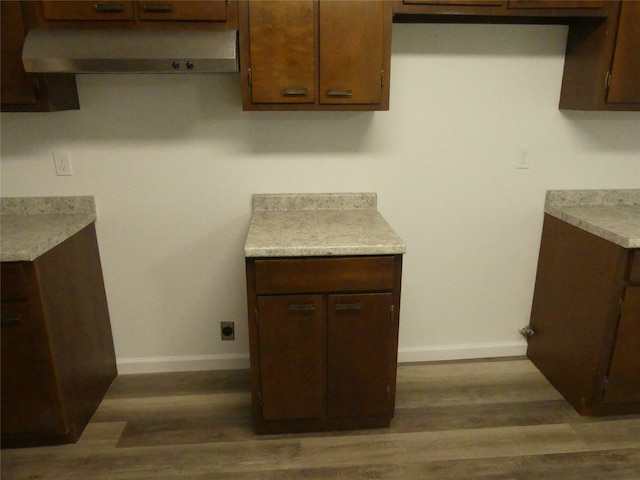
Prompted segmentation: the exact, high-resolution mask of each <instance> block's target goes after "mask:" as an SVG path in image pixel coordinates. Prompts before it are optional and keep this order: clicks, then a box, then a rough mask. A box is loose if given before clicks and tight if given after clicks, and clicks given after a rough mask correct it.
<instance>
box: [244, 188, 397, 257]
mask: <svg viewBox="0 0 640 480" xmlns="http://www.w3.org/2000/svg"><path fill="white" fill-rule="evenodd" d="M405 251H406V246H405V244H404V242H403V241H402V240H401V239H400V237H399V236H398V235H397V234H396V233H395V232H394V231H393V229H392V228H391V227H390V226H389V224H388V223H387V222H386V220H385V219H384V218H383V217H382V215H381V214H380V213H379V212H378V210H377V195H376V194H375V193H330V194H283V195H279V194H256V195H254V196H253V215H252V217H251V224H250V226H249V233H248V234H247V241H246V243H245V247H244V252H245V256H247V257H299V256H303V257H307V256H336V255H393V254H403V253H405Z"/></svg>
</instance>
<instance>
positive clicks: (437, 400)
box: [1, 358, 640, 480]
mask: <svg viewBox="0 0 640 480" xmlns="http://www.w3.org/2000/svg"><path fill="white" fill-rule="evenodd" d="M248 385H249V380H248V372H246V371H227V372H191V373H169V374H154V375H130V376H120V377H118V378H117V379H116V380H115V382H114V384H113V386H112V388H111V389H110V391H109V393H108V395H107V397H106V398H105V400H104V401H103V403H102V404H101V406H100V407H99V409H98V411H97V412H96V414H95V416H94V418H93V419H92V421H91V423H90V424H89V426H88V427H87V429H86V430H85V432H84V434H83V436H82V438H81V439H80V441H79V442H78V443H77V444H75V445H64V446H58V447H42V448H30V449H13V450H2V472H1V473H2V480H27V479H29V480H36V479H46V480H75V479H78V480H80V479H82V480H85V479H86V480H107V479H109V480H142V479H149V480H151V479H153V480H165V479H168V480H205V479H207V480H208V479H225V480H226V479H228V480H232V479H233V480H241V479H242V480H248V479H251V480H260V479H269V480H276V479H278V480H293V479H302V480H320V479H322V480H331V479H356V480H357V479H391V480H395V479H410V480H420V479H428V480H436V479H437V480H467V479H483V480H489V479H491V480H507V479H516V480H543V479H549V480H573V479H579V480H639V479H640V415H633V416H625V417H606V418H585V417H581V416H579V415H578V414H577V413H576V412H575V411H574V410H573V409H572V408H571V407H570V406H569V405H568V404H567V403H566V402H565V401H564V400H563V398H562V397H561V396H560V395H559V394H558V393H557V392H556V391H555V389H554V388H553V387H552V386H551V385H550V384H549V383H548V382H547V381H546V380H545V378H544V377H543V376H542V375H541V374H540V373H539V372H538V370H536V368H535V367H534V366H533V365H532V364H531V363H530V362H529V361H528V360H526V359H522V358H519V359H499V360H485V361H476V362H452V363H436V364H424V365H401V366H400V367H399V369H398V388H397V404H396V417H395V419H394V420H393V422H392V426H391V428H389V429H380V430H368V431H353V432H331V433H322V434H296V435H270V436H256V435H254V434H253V433H252V432H251V428H250V418H249V411H250V398H249V387H248Z"/></svg>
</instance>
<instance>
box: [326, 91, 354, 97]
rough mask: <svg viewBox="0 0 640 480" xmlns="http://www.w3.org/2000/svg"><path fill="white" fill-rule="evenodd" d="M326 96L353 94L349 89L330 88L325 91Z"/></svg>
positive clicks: (348, 95)
mask: <svg viewBox="0 0 640 480" xmlns="http://www.w3.org/2000/svg"><path fill="white" fill-rule="evenodd" d="M326 94H327V97H333V98H350V97H352V96H353V91H351V90H332V89H329V90H327V91H326Z"/></svg>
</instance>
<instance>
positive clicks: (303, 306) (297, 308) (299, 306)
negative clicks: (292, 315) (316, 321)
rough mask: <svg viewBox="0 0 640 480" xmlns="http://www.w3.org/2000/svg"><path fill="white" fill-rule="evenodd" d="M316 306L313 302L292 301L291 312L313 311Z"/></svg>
mask: <svg viewBox="0 0 640 480" xmlns="http://www.w3.org/2000/svg"><path fill="white" fill-rule="evenodd" d="M315 309H316V306H315V305H314V304H312V303H292V304H291V305H289V311H290V312H313V311H315Z"/></svg>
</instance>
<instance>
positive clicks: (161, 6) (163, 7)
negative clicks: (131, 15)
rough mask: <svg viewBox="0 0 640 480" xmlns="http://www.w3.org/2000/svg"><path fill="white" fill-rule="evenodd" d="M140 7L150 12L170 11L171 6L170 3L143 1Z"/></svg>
mask: <svg viewBox="0 0 640 480" xmlns="http://www.w3.org/2000/svg"><path fill="white" fill-rule="evenodd" d="M142 9H143V10H144V11H145V12H151V13H171V11H172V10H173V6H172V5H171V4H170V3H144V4H142Z"/></svg>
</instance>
